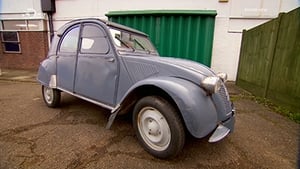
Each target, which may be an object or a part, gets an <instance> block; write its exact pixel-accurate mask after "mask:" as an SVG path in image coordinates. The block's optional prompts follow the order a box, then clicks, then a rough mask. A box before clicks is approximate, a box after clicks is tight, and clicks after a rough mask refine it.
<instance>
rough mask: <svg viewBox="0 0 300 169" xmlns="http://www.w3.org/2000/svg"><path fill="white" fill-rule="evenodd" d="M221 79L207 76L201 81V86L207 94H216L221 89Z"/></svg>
mask: <svg viewBox="0 0 300 169" xmlns="http://www.w3.org/2000/svg"><path fill="white" fill-rule="evenodd" d="M221 85H222V84H221V79H220V77H218V76H208V77H205V78H204V79H203V80H202V81H201V86H202V87H203V88H204V89H205V91H207V92H208V94H214V93H217V92H218V91H219V90H220V88H221Z"/></svg>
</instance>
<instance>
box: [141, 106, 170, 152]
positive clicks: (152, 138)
mask: <svg viewBox="0 0 300 169" xmlns="http://www.w3.org/2000/svg"><path fill="white" fill-rule="evenodd" d="M138 129H139V132H140V134H141V136H142V138H143V140H144V141H145V143H146V144H147V145H148V146H149V147H151V148H152V149H154V150H156V151H163V150H165V149H167V148H168V146H169V144H170V141H171V132H170V127H169V125H168V122H167V121H166V119H165V117H164V116H163V115H162V114H161V113H160V112H159V111H158V110H156V109H154V108H152V107H145V108H143V109H142V110H141V111H140V113H139V115H138Z"/></svg>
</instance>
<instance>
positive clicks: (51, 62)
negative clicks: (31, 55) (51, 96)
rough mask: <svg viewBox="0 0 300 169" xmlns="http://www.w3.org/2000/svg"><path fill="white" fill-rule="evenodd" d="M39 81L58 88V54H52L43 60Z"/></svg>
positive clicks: (38, 76)
mask: <svg viewBox="0 0 300 169" xmlns="http://www.w3.org/2000/svg"><path fill="white" fill-rule="evenodd" d="M37 81H38V82H40V83H41V84H42V85H44V86H50V87H52V88H56V56H50V57H48V58H47V59H45V60H44V61H42V62H41V64H40V66H39V70H38V74H37Z"/></svg>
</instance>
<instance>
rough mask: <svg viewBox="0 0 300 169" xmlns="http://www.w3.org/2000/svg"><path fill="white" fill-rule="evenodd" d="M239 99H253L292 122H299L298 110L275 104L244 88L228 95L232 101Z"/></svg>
mask: <svg viewBox="0 0 300 169" xmlns="http://www.w3.org/2000/svg"><path fill="white" fill-rule="evenodd" d="M240 99H250V100H253V101H255V102H256V103H258V104H262V105H264V106H265V107H268V108H269V109H271V110H272V111H274V112H276V113H279V114H281V115H283V116H286V117H288V118H289V119H291V120H293V121H294V122H296V123H298V124H300V112H299V111H292V110H290V109H288V108H287V107H284V106H281V105H278V104H275V103H274V102H272V101H271V100H269V99H266V98H262V97H258V96H254V95H253V94H251V93H250V92H247V91H245V90H243V91H241V93H240V94H238V95H231V96H230V100H231V101H232V102H235V101H238V100H240Z"/></svg>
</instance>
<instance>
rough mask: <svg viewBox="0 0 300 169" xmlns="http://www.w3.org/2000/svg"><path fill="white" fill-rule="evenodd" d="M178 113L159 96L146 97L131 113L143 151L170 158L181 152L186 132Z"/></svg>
mask: <svg viewBox="0 0 300 169" xmlns="http://www.w3.org/2000/svg"><path fill="white" fill-rule="evenodd" d="M178 113H179V112H178V111H177V110H176V109H175V108H174V107H173V106H172V105H171V104H170V103H169V102H168V101H166V100H165V99H163V98H162V97H159V96H147V97H144V98H142V99H141V100H139V101H138V102H137V104H136V105H135V107H134V111H133V128H134V130H135V132H136V135H137V138H138V140H139V142H140V144H141V145H142V146H143V148H144V149H145V150H146V151H147V152H148V153H150V154H151V155H153V156H155V157H158V158H172V157H175V156H176V155H177V154H178V153H179V152H181V150H182V148H183V146H184V143H185V130H184V126H183V123H182V120H181V118H180V116H179V114H178Z"/></svg>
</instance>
